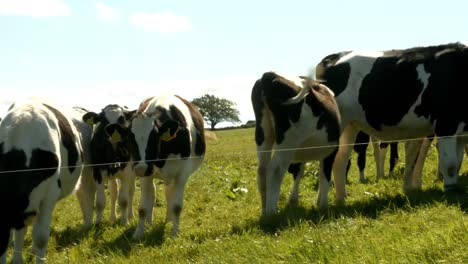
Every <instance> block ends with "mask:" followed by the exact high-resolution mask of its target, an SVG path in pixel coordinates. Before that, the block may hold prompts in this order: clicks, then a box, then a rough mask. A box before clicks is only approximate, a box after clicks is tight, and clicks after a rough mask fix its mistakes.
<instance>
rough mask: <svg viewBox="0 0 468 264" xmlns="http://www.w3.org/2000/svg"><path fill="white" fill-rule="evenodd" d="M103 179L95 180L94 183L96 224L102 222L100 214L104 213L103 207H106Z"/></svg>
mask: <svg viewBox="0 0 468 264" xmlns="http://www.w3.org/2000/svg"><path fill="white" fill-rule="evenodd" d="M104 179H105V178H104ZM104 179H103V180H102V181H101V182H100V183H99V182H97V184H96V224H97V225H99V224H101V223H102V216H103V213H104V208H105V207H106V190H105V183H104V181H105V180H104Z"/></svg>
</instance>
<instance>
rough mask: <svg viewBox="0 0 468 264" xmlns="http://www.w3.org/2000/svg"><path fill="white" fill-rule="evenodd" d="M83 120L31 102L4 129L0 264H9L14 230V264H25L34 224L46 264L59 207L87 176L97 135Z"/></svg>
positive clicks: (0, 135) (19, 105)
mask: <svg viewBox="0 0 468 264" xmlns="http://www.w3.org/2000/svg"><path fill="white" fill-rule="evenodd" d="M81 115H82V112H81V111H78V110H77V109H72V110H67V111H62V110H58V108H57V107H54V106H52V105H50V104H46V103H43V102H40V101H39V100H36V99H31V100H26V101H24V102H16V103H15V104H13V105H12V106H11V107H10V109H9V111H8V113H7V115H6V116H5V117H4V119H3V121H2V122H1V123H0V200H1V201H2V204H3V208H2V217H1V218H0V254H1V255H2V256H1V258H0V263H6V250H7V246H8V243H9V240H10V230H14V251H13V258H12V262H13V263H22V248H23V244H24V236H25V234H26V231H27V227H28V225H30V224H33V230H32V240H33V251H34V253H35V255H36V262H38V263H41V262H43V261H44V258H45V255H46V249H47V244H48V240H49V234H50V224H51V220H52V213H53V210H54V207H55V204H56V203H57V201H58V200H60V199H61V198H64V197H65V196H67V195H69V194H71V193H72V192H73V191H74V190H75V188H76V185H77V182H78V180H79V178H80V175H81V174H82V171H83V164H84V162H85V160H84V151H85V150H86V148H87V145H88V144H89V140H90V138H91V133H92V130H91V128H90V127H89V126H88V125H86V124H85V123H84V122H82V121H81ZM80 193H81V194H83V195H87V194H86V193H85V192H84V190H83V189H82V191H81V192H80Z"/></svg>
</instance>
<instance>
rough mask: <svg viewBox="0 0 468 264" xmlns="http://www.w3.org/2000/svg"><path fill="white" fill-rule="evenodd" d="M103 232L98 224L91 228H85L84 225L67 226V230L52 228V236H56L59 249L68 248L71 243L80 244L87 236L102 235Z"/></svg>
mask: <svg viewBox="0 0 468 264" xmlns="http://www.w3.org/2000/svg"><path fill="white" fill-rule="evenodd" d="M102 233H103V230H102V229H100V228H98V227H97V226H93V227H91V228H83V227H82V226H75V227H70V226H69V227H67V228H66V229H65V230H62V231H56V230H54V229H53V228H52V230H51V236H52V237H54V238H55V243H56V244H57V246H56V247H57V249H58V250H59V249H61V248H67V247H69V246H71V245H77V244H80V243H81V241H82V240H83V239H85V238H88V237H89V236H90V235H92V236H93V237H100V236H101V235H102Z"/></svg>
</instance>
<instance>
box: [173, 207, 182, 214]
mask: <svg viewBox="0 0 468 264" xmlns="http://www.w3.org/2000/svg"><path fill="white" fill-rule="evenodd" d="M173 210H174V215H175V216H176V217H180V214H181V213H182V206H180V205H178V204H177V205H174V208H173Z"/></svg>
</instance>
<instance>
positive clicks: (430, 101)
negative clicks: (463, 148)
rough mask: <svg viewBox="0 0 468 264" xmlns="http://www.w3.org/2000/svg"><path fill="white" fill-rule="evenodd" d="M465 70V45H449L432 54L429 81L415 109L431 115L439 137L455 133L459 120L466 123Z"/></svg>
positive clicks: (467, 89) (467, 64)
mask: <svg viewBox="0 0 468 264" xmlns="http://www.w3.org/2000/svg"><path fill="white" fill-rule="evenodd" d="M467 72H468V48H463V47H459V48H451V49H447V50H444V51H441V52H439V53H438V54H437V55H436V56H435V59H434V62H433V65H432V67H431V72H430V73H431V75H430V77H429V84H428V86H427V88H426V90H425V91H424V93H423V94H422V97H421V104H420V105H418V106H417V107H416V108H415V111H414V112H415V113H416V114H417V115H418V116H424V117H426V118H430V121H431V123H432V124H433V125H434V132H435V134H436V135H437V136H439V137H440V136H450V135H454V134H455V133H456V130H457V128H458V126H459V124H460V123H461V122H465V123H468V115H467V114H466V113H467V110H466V98H468V78H467V76H466V74H467ZM465 130H466V128H465Z"/></svg>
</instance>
